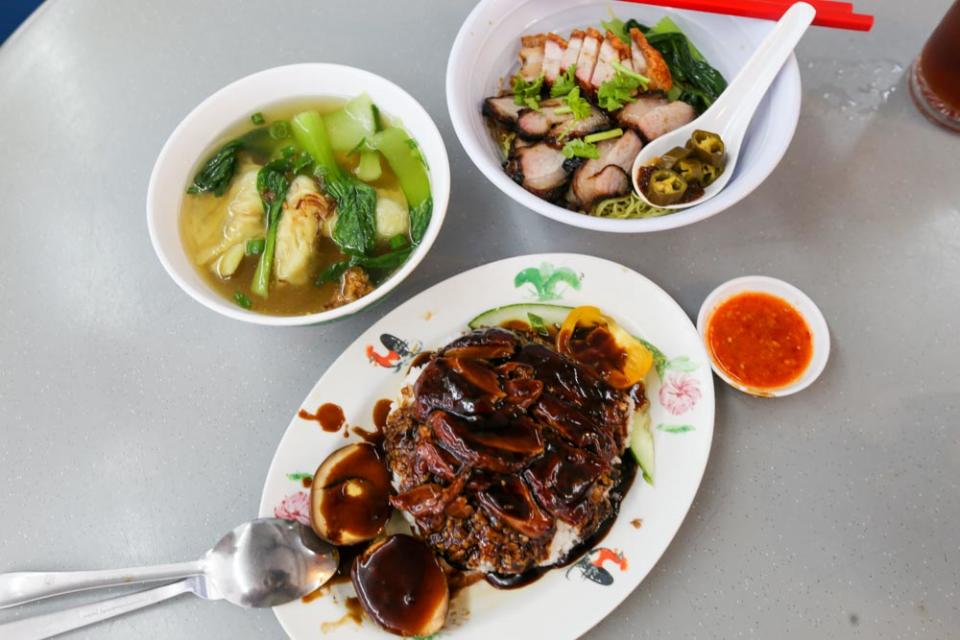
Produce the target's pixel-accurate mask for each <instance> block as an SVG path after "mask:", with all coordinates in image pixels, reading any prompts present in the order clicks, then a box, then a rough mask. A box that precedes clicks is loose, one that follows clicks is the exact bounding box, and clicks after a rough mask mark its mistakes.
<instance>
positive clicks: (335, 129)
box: [323, 93, 377, 151]
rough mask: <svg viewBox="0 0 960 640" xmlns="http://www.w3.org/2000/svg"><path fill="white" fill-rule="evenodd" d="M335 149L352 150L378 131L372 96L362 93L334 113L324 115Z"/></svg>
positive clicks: (331, 144) (331, 142) (331, 143)
mask: <svg viewBox="0 0 960 640" xmlns="http://www.w3.org/2000/svg"><path fill="white" fill-rule="evenodd" d="M323 120H324V122H326V124H327V131H328V132H329V135H330V146H332V147H333V149H334V151H352V150H353V149H355V148H356V146H357V145H358V144H360V142H361V141H362V140H363V139H364V138H369V137H370V136H372V135H373V134H374V133H376V131H377V116H376V107H374V105H373V101H372V100H370V96H368V95H367V94H365V93H361V94H360V95H358V96H357V97H356V98H353V99H351V100H349V101H348V102H347V104H345V105H343V108H342V109H338V110H337V111H334V112H333V113H328V114H327V115H325V116H323Z"/></svg>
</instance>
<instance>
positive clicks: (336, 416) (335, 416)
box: [297, 402, 346, 433]
mask: <svg viewBox="0 0 960 640" xmlns="http://www.w3.org/2000/svg"><path fill="white" fill-rule="evenodd" d="M297 415H298V416H300V418H302V419H303V420H315V421H316V422H317V423H318V424H319V425H320V428H321V429H323V430H324V431H329V432H331V433H332V432H334V431H339V430H340V427H342V426H343V423H344V422H345V421H346V418H345V417H344V415H343V409H341V408H340V405H336V404H333V403H332V402H327V403H325V404H322V405H320V406H319V407H317V412H316V413H310V412H309V411H307V410H306V409H300V412H299V413H298V414H297Z"/></svg>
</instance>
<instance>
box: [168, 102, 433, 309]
mask: <svg viewBox="0 0 960 640" xmlns="http://www.w3.org/2000/svg"><path fill="white" fill-rule="evenodd" d="M212 149H213V151H212V152H209V155H208V156H207V157H205V158H202V159H200V164H199V165H198V168H197V169H196V172H195V176H194V178H193V180H192V181H191V183H190V184H189V185H188V186H187V193H186V195H185V196H184V199H183V205H182V209H181V214H180V232H181V237H182V240H183V244H184V248H185V249H186V252H187V255H188V256H189V257H190V259H191V260H192V261H193V264H194V266H195V267H196V268H197V270H198V271H199V273H200V274H201V276H202V277H203V279H204V281H205V282H206V283H207V284H209V285H210V287H211V288H213V289H214V290H215V291H217V292H218V293H219V294H220V295H222V296H224V297H225V298H228V299H229V300H232V301H233V302H235V303H236V304H238V305H239V306H241V307H243V308H246V309H250V310H252V311H256V312H258V313H264V314H269V315H301V314H309V313H317V312H320V311H325V310H329V309H333V308H336V307H339V306H342V305H344V304H348V303H350V302H353V301H354V300H358V299H360V298H361V297H363V296H364V295H367V294H368V293H370V292H371V291H373V290H374V289H375V288H376V287H377V286H378V285H379V284H380V283H381V282H383V281H384V280H386V279H387V278H388V277H389V276H390V275H391V274H392V273H393V272H394V271H396V270H397V268H399V267H400V266H401V265H402V264H403V263H404V262H406V260H407V258H409V256H410V254H411V253H412V251H413V249H414V248H415V247H416V245H417V244H419V243H420V241H421V240H422V239H423V235H424V233H425V232H426V229H427V226H428V224H429V222H430V216H431V213H432V209H433V200H432V198H431V193H430V179H429V177H428V174H427V167H426V164H425V162H424V160H423V157H422V155H421V153H420V149H419V147H418V146H417V143H416V142H415V141H414V140H413V139H412V138H411V137H410V135H409V134H408V133H407V132H406V130H405V129H404V128H403V127H402V126H400V125H399V124H397V123H393V122H392V121H391V120H390V118H389V117H387V116H385V115H384V114H383V113H381V112H380V110H379V109H378V108H377V106H376V105H375V104H373V102H372V101H371V100H370V98H369V97H368V96H367V95H366V94H363V95H360V96H357V97H356V98H353V99H351V100H348V101H344V100H340V99H329V98H321V99H314V100H311V101H304V102H299V103H297V104H287V105H282V106H278V107H272V108H270V109H268V110H265V111H264V112H262V113H255V114H253V115H252V116H251V117H250V119H249V120H248V121H245V122H243V123H242V124H241V125H239V126H236V127H234V128H233V129H231V130H230V131H229V132H228V133H227V134H226V135H225V136H224V137H223V138H222V139H221V140H220V141H219V142H218V143H217V144H215V145H213V146H212Z"/></svg>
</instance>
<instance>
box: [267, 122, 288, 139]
mask: <svg viewBox="0 0 960 640" xmlns="http://www.w3.org/2000/svg"><path fill="white" fill-rule="evenodd" d="M270 137H271V138H273V139H274V140H286V139H287V138H289V137H290V125H289V124H287V121H286V120H277V121H276V122H271V123H270Z"/></svg>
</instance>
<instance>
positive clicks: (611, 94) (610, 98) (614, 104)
mask: <svg viewBox="0 0 960 640" xmlns="http://www.w3.org/2000/svg"><path fill="white" fill-rule="evenodd" d="M612 66H613V68H614V70H615V71H616V73H615V74H614V76H613V77H612V78H610V79H609V80H607V81H606V82H604V83H603V84H601V85H600V89H598V90H597V103H598V104H599V105H600V108H601V109H606V110H607V111H616V110H617V109H621V108H623V106H624V105H626V104H627V103H629V102H633V101H634V100H636V99H637V98H636V94H637V90H638V89H640V88H643V89H646V88H647V86H648V85H649V83H650V79H649V78H647V77H646V76H644V75H641V74H639V73H636V72H634V71H631V70H630V69H627V68H626V67H624V66H623V65H622V64H620V63H619V62H614V63H612Z"/></svg>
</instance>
